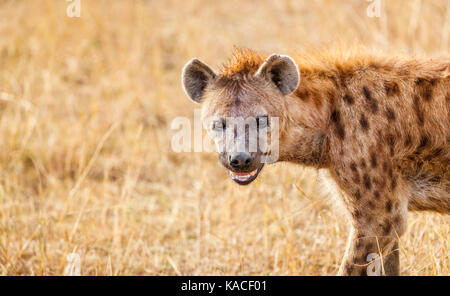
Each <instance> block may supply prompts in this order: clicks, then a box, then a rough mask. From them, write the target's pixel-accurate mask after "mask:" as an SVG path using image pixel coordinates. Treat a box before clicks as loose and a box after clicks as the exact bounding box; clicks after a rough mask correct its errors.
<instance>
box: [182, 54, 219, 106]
mask: <svg viewBox="0 0 450 296" xmlns="http://www.w3.org/2000/svg"><path fill="white" fill-rule="evenodd" d="M215 77H216V74H215V73H214V71H213V70H211V68H210V67H209V66H208V65H206V64H204V63H202V62H201V61H199V60H198V59H192V60H190V61H189V62H188V63H187V64H186V65H185V66H184V68H183V72H182V73H181V82H182V84H183V89H184V92H185V93H186V94H187V95H188V97H189V98H190V99H191V100H193V101H194V102H196V103H200V101H201V99H202V94H203V90H204V89H205V87H206V86H207V85H208V83H210V82H211V80H213V79H214V78H215Z"/></svg>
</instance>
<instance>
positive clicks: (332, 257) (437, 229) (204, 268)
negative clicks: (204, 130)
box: [0, 0, 450, 275]
mask: <svg viewBox="0 0 450 296" xmlns="http://www.w3.org/2000/svg"><path fill="white" fill-rule="evenodd" d="M381 3H382V4H383V7H382V10H381V17H380V18H370V17H368V16H367V14H366V9H367V7H368V5H370V3H369V2H367V1H363V0H351V1H350V0H346V1H341V0H339V1H338V0H334V1H333V0H316V1H306V0H305V1H288V0H283V1H281V0H280V1H269V0H266V1H252V0H250V1H237V0H227V1H206V0H192V1H181V0H179V1H175V0H164V1H163V0H160V1H157V0H155V1H143V0H141V1H137V0H136V1H131V0H130V1H106V0H95V1H93V0H89V1H88V0H81V17H80V18H69V17H68V16H67V15H66V9H67V6H68V5H69V4H70V3H69V2H66V1H63V0H38V1H12V0H2V1H0V147H1V150H0V174H1V178H0V274H1V275H56V274H64V273H65V268H66V267H67V265H68V257H67V256H68V255H69V254H70V253H72V252H74V253H76V254H78V255H79V256H80V259H81V274H83V275H143V274H146V275H176V274H182V275H334V274H336V273H337V270H338V266H339V264H340V260H341V258H342V256H343V254H344V249H345V243H346V238H347V236H348V230H349V229H348V224H347V223H346V221H345V219H344V217H343V216H342V215H340V214H339V211H338V210H337V209H336V205H335V203H334V202H333V201H332V199H329V198H328V196H327V194H326V193H323V191H322V190H321V188H322V185H321V184H320V183H318V182H317V172H315V171H311V170H306V169H302V168H300V167H297V166H293V165H288V164H277V165H273V166H271V167H266V168H265V170H264V171H263V172H262V174H261V175H260V177H259V178H258V180H256V182H254V183H252V185H250V186H248V187H239V186H237V185H236V184H235V183H234V182H232V181H231V180H230V179H229V178H228V175H227V173H226V172H225V170H224V169H223V168H221V167H220V166H219V165H218V162H217V157H216V155H214V154H208V153H174V152H173V151H172V150H171V149H170V140H171V136H172V135H173V133H174V132H173V131H171V130H170V122H171V120H172V119H173V118H175V117H176V116H187V117H188V118H193V109H194V108H195V107H198V106H195V105H194V104H192V103H191V102H190V101H188V99H187V98H186V97H185V95H184V93H183V92H182V89H181V85H180V71H181V68H182V66H183V65H184V63H185V62H186V61H187V60H188V59H190V58H192V57H198V58H200V59H202V60H203V61H205V62H207V63H208V64H210V65H212V66H214V67H218V66H220V65H221V63H223V62H224V61H225V60H226V59H227V58H228V57H229V55H230V54H231V52H232V49H233V45H237V46H241V47H249V48H253V49H256V50H260V51H264V52H267V53H272V52H277V53H290V52H295V51H300V50H302V49H303V48H310V47H330V46H332V45H333V44H335V43H339V42H341V43H344V44H349V45H352V44H362V45H365V46H367V47H368V48H370V49H373V50H379V51H383V52H385V53H390V54H392V55H396V54H405V53H406V54H419V55H427V56H447V57H448V56H449V51H450V1H448V0H441V1H439V0H426V1H425V0H423V1H422V0H389V1H381ZM298 188H300V190H299V189H298ZM449 222H450V218H449V216H443V215H437V214H431V213H417V214H416V213H411V214H410V215H409V228H408V232H407V233H406V234H405V235H404V236H403V237H402V240H401V244H400V249H401V255H400V260H401V272H402V274H406V275H450V258H449V256H450V226H449V225H450V223H449Z"/></svg>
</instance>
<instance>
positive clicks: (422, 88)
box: [416, 78, 436, 102]
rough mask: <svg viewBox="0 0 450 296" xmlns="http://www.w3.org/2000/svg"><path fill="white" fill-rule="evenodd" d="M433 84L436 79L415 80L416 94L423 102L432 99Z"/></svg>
mask: <svg viewBox="0 0 450 296" xmlns="http://www.w3.org/2000/svg"><path fill="white" fill-rule="evenodd" d="M435 84H436V79H431V80H427V79H424V78H419V79H417V80H416V87H417V92H418V93H419V95H420V97H421V98H422V99H423V100H424V101H425V102H429V101H430V100H431V99H432V98H433V87H434V85H435Z"/></svg>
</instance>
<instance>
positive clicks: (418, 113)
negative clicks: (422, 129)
mask: <svg viewBox="0 0 450 296" xmlns="http://www.w3.org/2000/svg"><path fill="white" fill-rule="evenodd" d="M414 111H415V112H416V116H417V121H418V123H419V125H420V126H423V125H424V123H425V118H424V115H423V111H422V108H421V107H420V101H419V97H418V96H414Z"/></svg>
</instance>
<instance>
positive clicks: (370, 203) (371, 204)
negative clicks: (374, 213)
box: [367, 200, 375, 210]
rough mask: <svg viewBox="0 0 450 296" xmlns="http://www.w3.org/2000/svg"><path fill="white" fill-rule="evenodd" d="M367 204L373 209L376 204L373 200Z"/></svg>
mask: <svg viewBox="0 0 450 296" xmlns="http://www.w3.org/2000/svg"><path fill="white" fill-rule="evenodd" d="M367 206H368V207H369V208H370V209H371V210H373V209H375V204H374V203H373V202H372V201H370V200H369V201H368V202H367Z"/></svg>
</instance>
